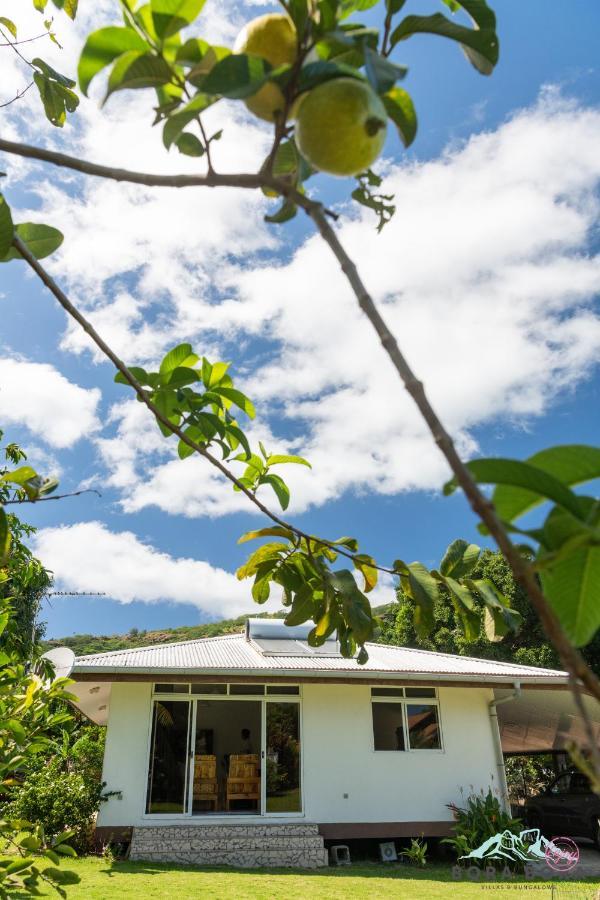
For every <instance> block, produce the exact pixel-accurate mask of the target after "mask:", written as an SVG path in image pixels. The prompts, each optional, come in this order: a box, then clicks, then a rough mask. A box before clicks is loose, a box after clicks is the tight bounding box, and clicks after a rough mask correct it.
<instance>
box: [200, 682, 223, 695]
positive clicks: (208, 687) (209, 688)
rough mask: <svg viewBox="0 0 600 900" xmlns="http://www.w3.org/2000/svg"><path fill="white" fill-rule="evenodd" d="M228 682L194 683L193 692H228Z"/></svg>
mask: <svg viewBox="0 0 600 900" xmlns="http://www.w3.org/2000/svg"><path fill="white" fill-rule="evenodd" d="M226 693H227V685H226V684H202V682H200V683H199V684H193V685H192V694H226Z"/></svg>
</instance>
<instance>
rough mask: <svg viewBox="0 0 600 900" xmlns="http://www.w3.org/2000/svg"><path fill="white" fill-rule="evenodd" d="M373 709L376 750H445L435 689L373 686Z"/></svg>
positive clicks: (374, 744)
mask: <svg viewBox="0 0 600 900" xmlns="http://www.w3.org/2000/svg"><path fill="white" fill-rule="evenodd" d="M408 697H411V698H413V697H415V698H418V697H423V698H424V700H423V702H421V703H416V702H414V700H412V702H410V701H409V700H408ZM430 697H431V698H432V699H431V700H430V699H429V698H430ZM371 710H372V715H373V747H374V749H375V750H392V751H393V750H396V751H404V750H408V751H413V750H415V751H418V750H441V749H442V740H441V732H440V718H439V708H438V703H437V699H436V689H435V688H371Z"/></svg>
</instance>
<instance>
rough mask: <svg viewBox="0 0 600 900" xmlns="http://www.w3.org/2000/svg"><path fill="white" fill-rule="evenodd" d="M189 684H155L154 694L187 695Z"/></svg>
mask: <svg viewBox="0 0 600 900" xmlns="http://www.w3.org/2000/svg"><path fill="white" fill-rule="evenodd" d="M189 692H190V686H189V684H178V683H177V682H169V683H168V684H155V685H154V693H155V694H189Z"/></svg>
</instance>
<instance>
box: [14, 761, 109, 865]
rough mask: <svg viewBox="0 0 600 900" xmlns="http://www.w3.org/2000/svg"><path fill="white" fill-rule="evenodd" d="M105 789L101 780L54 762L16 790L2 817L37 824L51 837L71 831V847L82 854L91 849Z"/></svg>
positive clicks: (31, 776) (32, 773)
mask: <svg viewBox="0 0 600 900" xmlns="http://www.w3.org/2000/svg"><path fill="white" fill-rule="evenodd" d="M103 787H104V785H102V784H101V783H100V781H98V782H96V781H91V780H90V779H87V778H86V777H85V776H84V775H83V774H81V773H80V772H63V771H61V768H60V765H59V762H58V761H57V760H53V761H52V762H51V763H50V764H49V765H48V766H47V767H46V768H43V769H40V770H38V771H37V772H31V773H30V774H29V775H28V776H27V778H26V780H25V781H24V782H23V783H22V784H20V785H18V786H17V787H15V788H13V790H12V792H11V798H10V802H9V803H7V804H6V805H5V806H4V808H3V810H2V815H3V816H4V817H6V818H10V819H26V820H29V821H32V822H36V823H38V824H40V825H42V826H43V828H44V832H45V834H46V835H47V836H48V837H57V836H59V835H60V834H62V833H63V832H64V831H66V830H72V831H73V832H74V837H73V838H72V840H71V844H72V845H73V846H74V847H75V848H76V849H77V850H78V851H79V852H86V851H88V850H89V849H90V845H91V836H92V829H93V824H94V818H95V815H96V813H97V811H98V806H99V805H100V802H101V800H102V799H103Z"/></svg>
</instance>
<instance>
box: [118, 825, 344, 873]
mask: <svg viewBox="0 0 600 900" xmlns="http://www.w3.org/2000/svg"><path fill="white" fill-rule="evenodd" d="M130 858H131V859H137V860H146V861H148V862H178V863H186V864H190V865H198V866H235V867H246V868H257V867H264V866H269V867H270V866H278V867H281V866H287V867H290V866H294V867H299V868H311V869H312V868H317V867H319V866H326V865H327V851H326V850H325V845H324V843H323V838H322V837H321V836H320V835H319V833H318V826H317V825H313V824H299V825H277V824H273V825H267V824H264V825H263V824H259V825H212V826H211V825H207V824H204V823H202V824H199V825H194V824H186V825H145V826H141V827H139V828H138V827H136V828H134V829H133V836H132V840H131V849H130Z"/></svg>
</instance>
